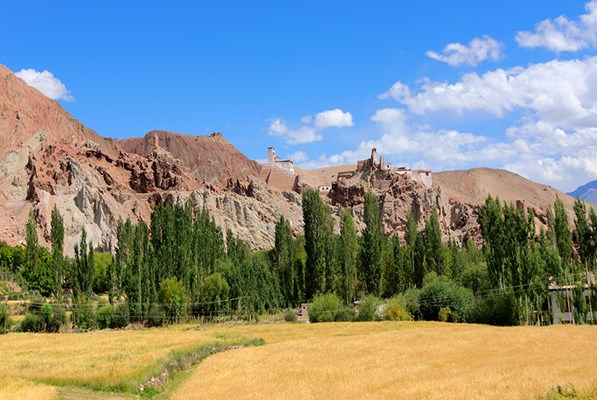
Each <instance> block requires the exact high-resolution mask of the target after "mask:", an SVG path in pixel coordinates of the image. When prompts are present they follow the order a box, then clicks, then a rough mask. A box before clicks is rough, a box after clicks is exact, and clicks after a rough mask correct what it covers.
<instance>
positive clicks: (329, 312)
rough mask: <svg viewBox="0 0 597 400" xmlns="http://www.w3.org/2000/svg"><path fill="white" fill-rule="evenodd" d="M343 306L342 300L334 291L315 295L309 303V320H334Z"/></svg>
mask: <svg viewBox="0 0 597 400" xmlns="http://www.w3.org/2000/svg"><path fill="white" fill-rule="evenodd" d="M341 307H342V300H340V297H338V296H337V295H336V294H334V293H328V294H322V295H319V296H315V298H313V301H312V302H311V303H309V321H310V322H332V321H334V317H335V316H336V314H337V312H338V310H340V308H341Z"/></svg>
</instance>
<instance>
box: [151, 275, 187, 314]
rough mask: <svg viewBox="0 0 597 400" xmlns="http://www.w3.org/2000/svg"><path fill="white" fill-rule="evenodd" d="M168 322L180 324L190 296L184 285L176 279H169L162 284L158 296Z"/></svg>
mask: <svg viewBox="0 0 597 400" xmlns="http://www.w3.org/2000/svg"><path fill="white" fill-rule="evenodd" d="M158 298H159V300H160V303H161V304H163V305H164V311H165V312H166V317H167V319H168V322H179V321H180V318H181V317H183V316H184V314H185V313H186V309H187V307H186V306H187V300H188V296H187V293H186V291H185V289H184V286H183V285H182V283H181V282H180V281H179V280H178V279H176V278H168V279H165V280H163V281H162V283H161V284H160V292H159V295H158Z"/></svg>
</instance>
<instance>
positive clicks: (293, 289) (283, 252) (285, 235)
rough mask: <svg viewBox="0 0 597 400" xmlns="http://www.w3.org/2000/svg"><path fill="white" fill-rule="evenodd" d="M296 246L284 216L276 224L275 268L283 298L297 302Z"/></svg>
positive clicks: (273, 252)
mask: <svg viewBox="0 0 597 400" xmlns="http://www.w3.org/2000/svg"><path fill="white" fill-rule="evenodd" d="M293 253H294V245H293V239H292V229H291V228H290V223H289V222H288V220H287V219H286V218H284V216H282V215H281V216H280V218H279V219H278V222H276V228H275V244H274V248H273V251H272V255H273V267H274V271H275V272H276V275H277V276H278V280H279V282H280V289H281V291H282V297H283V299H284V300H285V301H296V300H297V299H298V298H299V297H298V296H299V294H298V276H297V274H296V272H297V271H296V269H295V268H294V265H293V262H294V255H293Z"/></svg>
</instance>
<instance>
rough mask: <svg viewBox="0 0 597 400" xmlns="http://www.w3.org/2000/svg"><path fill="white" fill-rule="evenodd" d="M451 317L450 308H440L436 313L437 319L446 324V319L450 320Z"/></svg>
mask: <svg viewBox="0 0 597 400" xmlns="http://www.w3.org/2000/svg"><path fill="white" fill-rule="evenodd" d="M452 316H453V313H452V310H450V307H442V308H440V309H439V312H438V313H437V319H438V320H440V321H442V322H448V319H451V318H452Z"/></svg>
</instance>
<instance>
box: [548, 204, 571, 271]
mask: <svg viewBox="0 0 597 400" xmlns="http://www.w3.org/2000/svg"><path fill="white" fill-rule="evenodd" d="M553 209H554V232H555V240H556V247H557V249H558V253H559V254H560V258H561V259H562V264H563V266H564V269H565V270H569V269H570V267H571V264H572V254H573V253H572V240H571V239H572V237H571V233H570V226H569V225H568V214H567V213H566V209H565V208H564V203H563V202H562V200H560V198H559V197H557V198H556V201H555V203H554V205H553Z"/></svg>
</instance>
